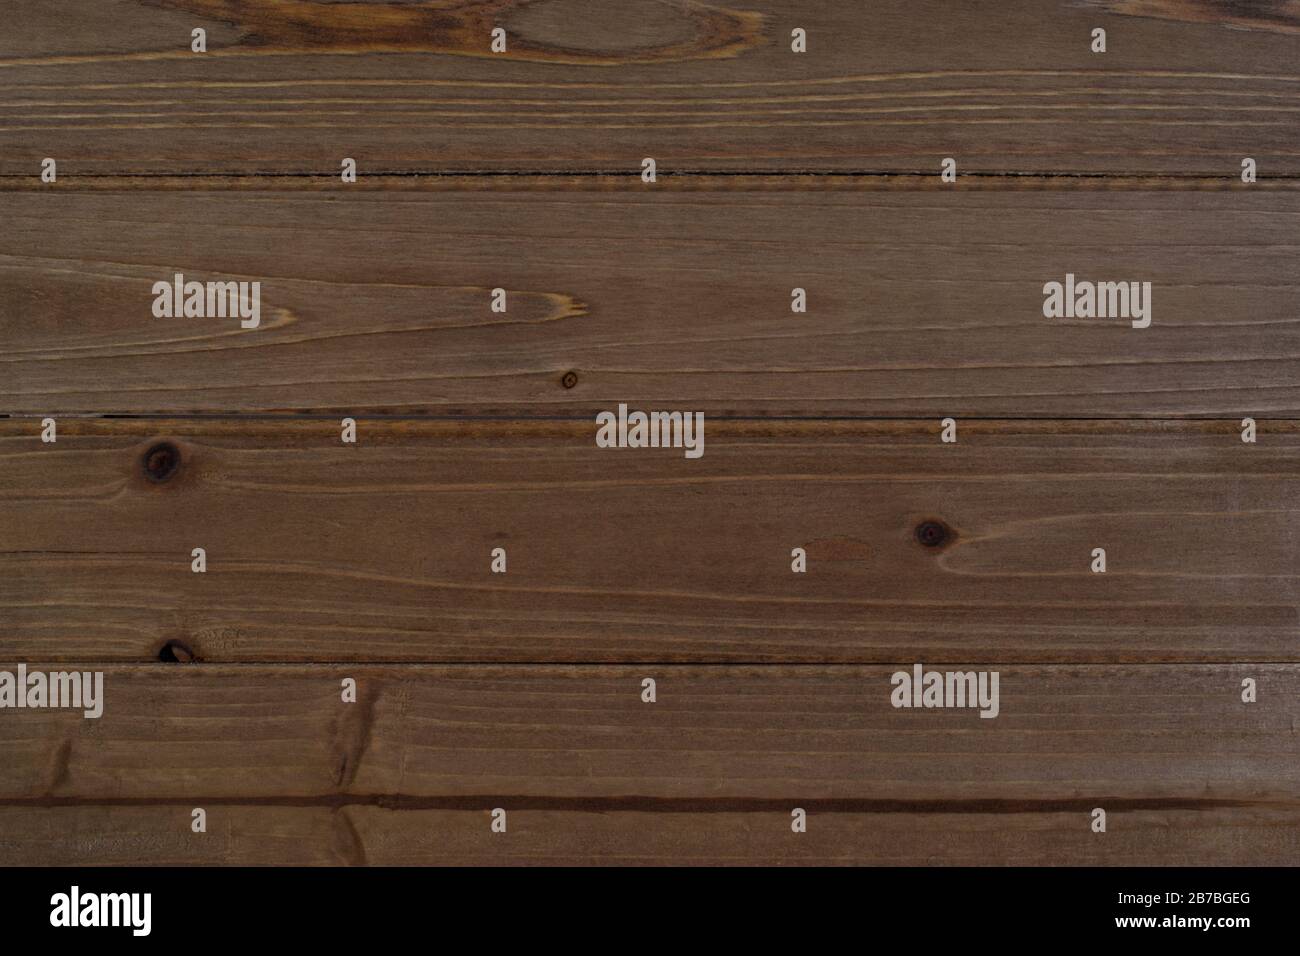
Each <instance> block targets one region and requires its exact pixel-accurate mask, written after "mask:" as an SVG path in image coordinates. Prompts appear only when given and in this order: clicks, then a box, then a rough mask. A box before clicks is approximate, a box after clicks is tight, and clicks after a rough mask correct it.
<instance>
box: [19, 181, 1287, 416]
mask: <svg viewBox="0 0 1300 956" xmlns="http://www.w3.org/2000/svg"><path fill="white" fill-rule="evenodd" d="M4 206H5V226H6V228H5V229H4V231H3V233H0V341H2V342H3V343H4V349H3V353H2V354H0V369H3V372H4V374H3V375H0V411H5V412H8V413H10V414H31V415H46V414H62V413H189V412H213V411H222V412H247V411H264V410H286V411H295V412H302V411H306V412H325V411H330V412H338V413H341V414H356V413H361V412H366V411H370V412H376V411H379V412H387V413H397V414H444V415H446V414H492V415H524V416H538V415H579V416H582V417H587V416H590V415H592V414H593V413H594V412H595V411H597V410H600V409H609V408H614V407H616V405H617V403H619V402H627V403H629V405H631V407H633V408H637V407H641V408H663V407H665V406H669V407H673V408H678V409H691V410H699V411H705V412H707V413H709V414H711V415H712V414H739V415H815V416H827V415H836V416H927V417H928V416H943V415H955V416H998V417H1014V418H1020V417H1045V418H1048V417H1059V416H1067V417H1098V416H1118V417H1160V416H1166V417H1176V416H1221V417H1225V418H1231V417H1236V418H1240V417H1241V416H1243V415H1251V416H1255V417H1265V416H1269V415H1274V416H1291V415H1297V414H1300V331H1298V329H1300V325H1297V322H1296V314H1295V297H1296V289H1297V283H1296V281H1295V261H1296V253H1297V235H1298V234H1300V233H1298V228H1297V227H1298V226H1300V193H1293V192H1280V193H1266V194H1260V193H1252V192H1250V190H1248V189H1242V190H1233V191H1225V192H1178V193H1159V192H1144V193H1104V192H1059V191H1058V192H1050V193H1046V192H1019V191H1017V192H1010V193H991V192H950V193H939V192H935V191H917V192H890V193H883V192H878V191H866V192H840V191H834V192H824V193H812V194H808V193H801V192H797V191H789V190H781V191H776V192H761V193H755V192H730V191H727V192H723V191H708V192H689V193H668V194H663V193H660V194H653V193H647V192H645V191H643V190H641V188H640V184H636V185H629V186H627V187H626V188H625V189H622V190H618V191H607V190H601V191H588V190H583V189H577V190H568V191H563V192H552V191H543V192H495V193H463V192H460V193H435V194H429V195H425V194H411V193H401V194H397V193H387V194H375V193H353V194H346V193H344V194H340V195H338V196H334V197H331V198H324V197H319V196H313V195H303V194H300V193H278V192H270V193H254V194H244V193H241V194H238V195H231V194H223V193H211V192H201V193H180V192H128V193H125V194H102V193H78V194H73V195H59V194H33V193H14V194H7V195H6V196H5V199H4ZM177 272H180V273H183V274H184V275H185V276H186V277H187V278H189V279H198V280H200V281H203V280H236V279H239V280H257V281H260V282H261V283H262V287H261V290H262V293H261V310H262V316H261V326H260V327H259V328H255V329H241V328H240V326H239V322H238V320H237V319H233V318H226V319H220V318H156V317H155V316H154V314H153V311H152V307H153V302H154V295H153V293H152V287H153V284H154V283H155V282H158V281H160V280H162V281H171V279H172V276H173V275H174V274H175V273H177ZM1067 273H1074V274H1076V275H1077V276H1078V277H1079V278H1080V279H1085V278H1086V279H1092V280H1102V279H1105V280H1115V281H1138V280H1141V281H1149V282H1151V283H1152V313H1151V314H1152V321H1151V325H1150V327H1149V328H1144V329H1136V328H1133V327H1132V325H1131V323H1130V321H1129V320H1127V319H1125V318H1106V319H1101V318H1092V319H1059V318H1045V317H1044V316H1043V300H1044V296H1043V285H1044V283H1046V282H1048V281H1058V282H1060V281H1063V280H1064V278H1065V276H1066V274H1067ZM498 287H499V288H503V289H505V290H506V293H507V309H508V311H507V312H506V313H504V314H503V313H494V312H493V311H492V310H491V290H492V289H494V288H498ZM796 287H798V288H803V289H806V291H807V295H808V312H807V314H795V313H792V312H791V289H793V288H796ZM570 371H572V372H574V373H575V375H576V383H571V384H572V387H568V388H566V387H565V385H564V377H565V375H566V373H568V372H570Z"/></svg>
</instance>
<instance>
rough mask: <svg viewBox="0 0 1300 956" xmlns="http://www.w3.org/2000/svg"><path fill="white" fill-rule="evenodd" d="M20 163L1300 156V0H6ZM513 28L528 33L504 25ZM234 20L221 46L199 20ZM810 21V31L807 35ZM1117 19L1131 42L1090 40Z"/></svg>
mask: <svg viewBox="0 0 1300 956" xmlns="http://www.w3.org/2000/svg"><path fill="white" fill-rule="evenodd" d="M0 16H3V18H4V22H5V24H6V30H5V32H4V34H3V36H0V94H2V95H0V142H3V144H4V148H3V149H0V173H3V174H5V175H11V176H33V177H34V176H36V175H37V172H38V169H39V163H40V160H41V159H42V158H43V157H45V156H54V157H57V158H58V159H59V161H60V163H61V164H62V165H61V170H62V172H63V175H64V176H80V175H101V174H113V173H127V172H131V173H156V174H160V173H176V172H187V173H211V172H243V173H277V174H296V173H304V172H314V173H322V172H324V173H329V172H334V173H335V174H336V175H337V170H338V168H339V161H340V159H341V158H342V157H343V156H351V157H354V158H356V159H357V160H358V161H359V163H360V165H361V169H362V171H363V173H364V172H367V171H368V172H380V171H387V172H413V171H425V172H429V171H446V170H449V169H464V170H510V171H520V172H537V171H572V170H609V169H620V170H631V169H635V168H636V166H637V164H638V163H639V162H640V159H641V158H642V157H643V156H647V155H652V156H655V157H657V158H658V159H659V161H660V162H661V164H662V165H663V166H664V167H665V168H666V169H673V168H675V169H679V170H682V169H701V170H714V171H732V172H734V171H742V172H743V171H754V170H768V171H772V170H777V171H791V170H797V169H816V170H855V171H862V172H911V173H916V172H923V173H937V171H938V163H939V160H940V158H942V157H944V156H955V157H958V158H959V161H960V162H961V164H962V168H963V170H965V171H966V172H968V173H980V172H982V173H990V174H999V173H1003V172H1021V171H1038V172H1051V173H1056V174H1072V173H1089V174H1092V173H1100V174H1135V173H1158V174H1163V175H1171V176H1184V175H1216V176H1221V177H1224V178H1226V179H1233V178H1235V177H1236V176H1237V174H1238V171H1239V169H1240V160H1241V158H1242V157H1243V156H1247V155H1248V156H1253V157H1254V158H1256V159H1257V160H1258V161H1259V163H1260V170H1261V174H1262V175H1264V176H1288V177H1289V176H1295V175H1296V173H1297V172H1298V171H1300V149H1298V148H1297V147H1298V146H1300V123H1297V119H1296V116H1297V113H1296V111H1297V109H1300V104H1298V102H1297V96H1296V94H1297V89H1298V87H1297V84H1298V83H1300V74H1297V73H1296V70H1295V64H1296V63H1297V62H1300V33H1298V32H1297V31H1298V30H1300V14H1297V12H1296V9H1295V5H1294V3H1293V2H1288V0H1263V2H1250V3H1246V2H1234V3H1208V2H1205V0H1112V2H1104V3H1087V2H1081V0H1051V2H1043V0H1003V2H998V3H982V2H981V3H960V4H957V3H948V2H943V0H877V2H873V3H872V4H871V5H870V10H869V15H864V8H863V6H862V5H861V4H859V3H846V2H842V0H806V2H799V3H795V2H788V0H719V2H703V0H673V2H668V0H663V2H656V0H640V2H622V0H536V2H522V0H491V2H473V3H471V2H464V0H423V2H403V3H398V2H389V3H382V2H365V3H336V2H325V0H274V2H273V0H107V2H106V0H48V2H44V3H41V4H29V3H22V2H21V0H5V2H3V3H0ZM496 25H500V26H503V27H504V28H505V29H506V30H507V31H508V34H509V49H508V52H506V53H504V54H498V55H494V54H492V53H490V52H489V32H490V30H491V29H492V27H493V26H496ZM197 26H201V27H204V28H205V29H206V30H207V31H208V49H209V52H208V53H206V54H194V53H191V52H190V49H189V45H190V31H191V30H192V29H193V28H194V27H197ZM795 27H802V28H803V29H805V30H807V31H808V52H807V53H806V54H795V53H791V52H790V32H791V30H792V29H793V28H795ZM1095 27H1102V28H1105V29H1106V30H1107V32H1108V52H1106V53H1105V54H1094V53H1092V52H1090V49H1089V46H1090V35H1091V31H1092V29H1093V28H1095Z"/></svg>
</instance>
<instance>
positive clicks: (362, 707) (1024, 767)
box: [0, 658, 1300, 831]
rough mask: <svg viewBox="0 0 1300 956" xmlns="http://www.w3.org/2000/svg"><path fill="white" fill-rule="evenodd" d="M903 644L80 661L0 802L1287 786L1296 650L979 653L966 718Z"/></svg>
mask: <svg viewBox="0 0 1300 956" xmlns="http://www.w3.org/2000/svg"><path fill="white" fill-rule="evenodd" d="M915 659H916V658H908V659H907V660H906V661H904V662H900V664H899V665H897V666H895V665H890V666H881V665H871V666H829V667H828V666H821V665H813V666H778V665H765V666H752V665H751V666H745V667H730V666H718V665H712V666H691V665H666V664H653V665H638V666H608V665H606V666H582V667H577V666H550V665H537V664H533V665H524V666H488V665H443V666H437V665H362V664H356V665H219V664H197V665H194V664H191V665H183V664H168V665H164V664H146V665H102V666H100V665H97V669H100V670H103V671H104V708H103V716H102V717H100V718H98V719H86V718H83V716H82V715H81V712H80V711H76V712H73V711H68V710H58V711H56V710H50V709H45V710H21V711H19V710H10V711H7V712H6V713H5V715H4V716H5V719H4V720H3V721H0V739H2V740H3V742H4V749H5V753H6V761H5V769H4V773H3V775H2V776H0V786H2V787H3V790H2V791H0V800H3V801H4V802H5V803H6V804H13V805H20V804H42V803H49V804H54V803H59V802H63V803H79V802H82V803H95V802H108V803H112V802H123V803H132V802H152V801H159V802H173V801H181V802H187V801H201V800H203V799H210V800H213V801H216V802H217V803H214V806H215V805H217V804H218V803H221V802H228V803H240V802H249V801H251V802H258V801H267V802H277V801H280V802H289V803H293V802H300V803H303V804H319V805H323V806H330V807H334V806H341V805H346V804H350V803H359V804H372V805H385V804H391V805H393V806H397V807H403V806H405V807H408V808H421V807H432V808H438V807H439V806H440V804H443V805H447V806H450V807H452V808H465V807H477V806H483V805H485V806H486V807H487V808H489V809H490V808H492V807H496V806H502V807H506V808H507V809H509V808H510V807H511V806H514V807H517V808H520V809H525V808H529V807H532V808H534V809H536V808H542V809H545V808H556V807H558V808H561V809H562V808H564V807H565V806H567V805H569V804H570V803H572V804H574V807H573V808H576V809H581V808H582V801H592V803H591V805H590V807H589V808H590V809H600V808H602V807H609V808H622V809H641V810H647V811H654V810H656V809H660V810H663V811H665V812H667V811H671V810H672V809H673V806H674V805H675V802H682V801H685V802H686V804H687V805H686V807H685V809H690V806H691V803H690V802H691V801H696V802H697V803H699V804H701V806H700V807H697V809H716V810H727V809H733V810H736V811H744V810H768V809H772V808H773V807H776V808H777V809H778V810H779V809H780V805H781V804H782V802H783V801H790V804H789V807H795V806H804V807H805V808H807V809H810V810H813V809H814V808H820V809H825V810H849V811H852V810H865V811H872V810H875V811H889V810H906V809H909V808H908V807H906V806H896V804H914V805H915V806H912V807H910V809H913V810H918V811H930V812H937V811H945V810H946V811H953V812H962V810H980V809H983V810H989V811H995V812H1004V813H1014V812H1019V811H1021V810H1033V811H1050V812H1059V811H1064V810H1078V811H1081V812H1083V813H1086V812H1087V811H1089V810H1091V809H1092V808H1093V807H1095V806H1101V807H1103V808H1104V807H1105V806H1106V805H1107V803H1108V802H1109V803H1111V804H1113V806H1114V808H1116V809H1124V808H1129V809H1141V808H1147V809H1167V810H1177V809H1197V808H1202V809H1212V808H1214V807H1218V806H1226V805H1250V804H1286V805H1293V804H1294V803H1295V802H1296V801H1297V799H1300V759H1297V758H1300V737H1297V735H1296V734H1295V733H1294V732H1292V731H1293V728H1294V725H1295V721H1296V719H1297V717H1298V716H1300V667H1297V666H1296V665H1294V664H1238V665H1223V664H1213V665H1212V664H1137V665H1077V666H1066V665H1001V664H997V663H990V664H981V665H979V668H980V669H984V670H988V669H992V670H997V671H998V672H999V673H1000V681H999V686H1000V694H999V713H998V716H996V717H994V718H992V719H986V718H982V717H980V716H979V712H978V710H976V709H973V708H951V709H903V708H895V707H893V706H892V704H891V702H890V694H891V691H892V689H893V686H892V684H891V681H890V675H891V674H892V673H893V672H894V671H895V670H899V669H902V670H907V671H909V672H910V670H911V664H912V662H913V661H914V660H915ZM31 666H32V667H38V666H43V667H47V668H52V669H58V667H57V665H55V664H47V665H39V664H36V663H33V664H32V665H31ZM970 666H974V665H970ZM87 667H89V665H85V666H84V667H83V669H86V668H87ZM947 669H954V670H963V669H969V666H968V667H963V666H962V665H959V664H955V665H953V666H952V667H950V668H947ZM344 677H351V678H353V679H355V681H356V683H357V695H358V702H357V703H355V704H350V703H344V702H342V701H341V700H340V696H341V695H340V682H341V680H342V678H344ZM646 677H653V678H654V679H655V680H656V683H657V701H656V702H655V703H653V704H650V703H643V702H642V699H641V694H642V680H643V679H644V678H646ZM1246 677H1251V678H1254V679H1255V680H1256V682H1257V687H1258V696H1259V700H1258V702H1257V703H1255V704H1244V703H1243V702H1242V700H1241V689H1242V683H1241V682H1242V679H1243V678H1246ZM492 801H496V802H492ZM805 801H807V803H805ZM195 805H203V804H202V803H198V804H195ZM785 813H786V815H787V817H788V815H789V808H786V810H785ZM1084 822H1085V829H1086V821H1084ZM787 831H788V823H787Z"/></svg>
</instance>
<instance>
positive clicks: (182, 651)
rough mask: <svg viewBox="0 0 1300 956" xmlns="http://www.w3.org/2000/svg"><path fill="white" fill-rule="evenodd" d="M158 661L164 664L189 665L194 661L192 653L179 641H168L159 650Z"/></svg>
mask: <svg viewBox="0 0 1300 956" xmlns="http://www.w3.org/2000/svg"><path fill="white" fill-rule="evenodd" d="M158 660H160V661H162V662H163V663H164V664H190V663H193V661H194V652H193V651H191V650H190V649H189V648H188V647H186V646H185V645H184V644H182V643H181V642H180V641H168V642H167V643H166V644H164V645H163V646H162V647H161V648H160V649H159V651H158Z"/></svg>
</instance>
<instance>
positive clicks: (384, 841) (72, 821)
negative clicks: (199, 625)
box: [0, 804, 1300, 867]
mask: <svg viewBox="0 0 1300 956" xmlns="http://www.w3.org/2000/svg"><path fill="white" fill-rule="evenodd" d="M189 810H190V808H189V807H186V806H179V805H175V804H161V805H159V804H153V805H131V806H75V807H67V806H61V807H49V808H27V807H21V808H20V807H5V806H0V862H4V863H11V862H13V861H29V860H30V861H38V860H39V861H41V862H43V863H45V864H46V865H50V866H79V867H81V866H95V865H100V866H111V865H116V866H131V865H137V866H138V865H151V866H169V865H170V866H184V865H190V866H193V865H207V866H265V865H285V866H293V865H296V866H349V865H364V864H369V865H373V866H430V865H439V866H529V865H548V866H592V865H599V866H630V865H646V866H683V865H696V866H704V865H707V866H727V865H743V866H776V865H784V866H797V865H811V866H837V865H871V866H934V865H939V864H948V865H953V866H1002V865H1006V866H1150V865H1151V864H1152V861H1153V860H1159V861H1160V862H1162V863H1164V864H1167V865H1169V866H1289V865H1293V864H1294V863H1295V860H1296V859H1297V857H1298V856H1300V839H1298V838H1297V835H1298V834H1300V813H1298V812H1297V811H1295V810H1293V809H1278V808H1249V809H1246V808H1232V809H1212V810H1154V811H1151V810H1123V811H1116V812H1113V813H1111V814H1109V815H1108V818H1107V819H1108V832H1107V833H1106V834H1104V835H1102V834H1095V833H1091V832H1089V830H1088V827H1087V821H1088V819H1089V818H1088V816H1087V813H1086V812H1079V811H1063V812H1057V813H1034V812H1024V813H1015V814H1002V813H965V814H936V813H859V814H848V813H838V812H833V811H832V812H816V811H814V812H813V813H812V814H811V815H810V816H809V822H808V832H807V833H802V834H798V835H795V834H792V833H791V832H790V826H789V820H790V817H789V812H788V810H787V809H785V808H782V809H773V810H771V811H763V812H757V813H727V812H713V813H693V812H675V813H645V812H638V811H609V810H604V811H601V812H590V811H582V810H513V811H509V829H508V831H507V832H506V833H505V834H494V833H491V832H489V830H488V825H489V811H488V809H487V808H484V809H481V810H398V809H387V808H383V807H371V806H347V807H341V808H338V809H327V808H322V807H310V806H309V807H301V806H275V807H267V806H245V805H221V806H214V807H212V808H210V810H209V816H208V820H209V829H208V832H207V833H205V834H192V833H190V831H189V819H190V817H189Z"/></svg>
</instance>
